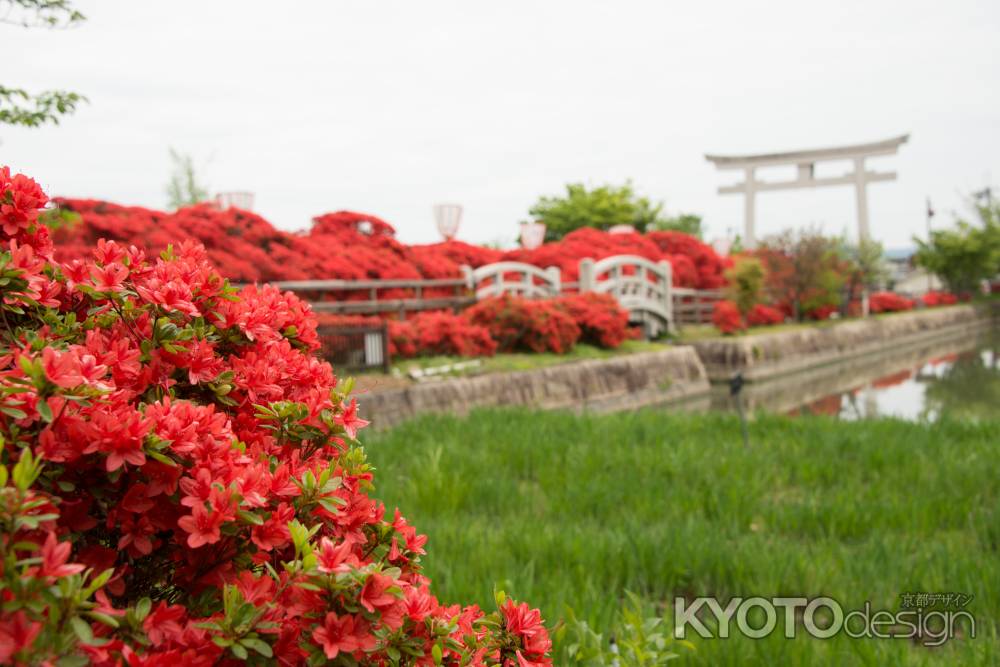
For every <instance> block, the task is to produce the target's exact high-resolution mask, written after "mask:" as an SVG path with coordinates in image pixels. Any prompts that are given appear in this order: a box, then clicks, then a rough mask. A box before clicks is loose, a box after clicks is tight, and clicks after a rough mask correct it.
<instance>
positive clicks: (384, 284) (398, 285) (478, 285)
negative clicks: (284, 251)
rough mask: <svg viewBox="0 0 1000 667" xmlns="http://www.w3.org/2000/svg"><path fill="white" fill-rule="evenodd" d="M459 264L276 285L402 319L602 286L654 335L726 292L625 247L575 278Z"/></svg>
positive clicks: (339, 306)
mask: <svg viewBox="0 0 1000 667" xmlns="http://www.w3.org/2000/svg"><path fill="white" fill-rule="evenodd" d="M462 272H463V276H464V277H462V278H444V279H421V280H289V281H282V282H276V283H274V285H275V287H278V288H280V289H282V290H291V291H293V292H296V293H297V294H299V296H301V297H302V298H303V299H305V300H307V301H309V302H310V303H311V304H312V307H313V310H314V311H316V312H317V313H333V314H338V315H380V314H388V313H395V314H397V315H398V316H399V317H400V319H406V316H407V314H409V313H414V312H420V311H424V310H452V311H455V312H458V311H460V310H462V309H464V308H467V307H468V306H470V305H472V304H474V303H475V302H476V301H477V300H479V299H483V298H487V297H490V296H497V295H499V294H508V293H511V294H517V295H520V296H527V297H530V298H536V297H539V298H544V297H550V296H556V295H558V294H560V293H566V292H575V291H580V292H587V291H598V292H606V293H608V294H612V295H613V296H615V297H616V298H617V299H618V300H619V302H620V303H621V304H622V307H624V308H626V309H627V310H629V312H630V313H631V314H632V315H633V319H634V321H635V322H637V323H641V324H642V325H643V326H644V327H645V328H646V330H647V333H648V334H652V335H658V334H659V333H660V332H661V331H662V329H664V328H666V329H670V330H676V328H677V327H681V326H685V325H694V324H707V323H710V322H711V320H712V309H713V307H714V306H715V302H716V301H718V300H719V299H722V298H723V295H722V291H721V290H696V289H691V288H687V287H674V286H673V285H672V283H671V279H670V275H671V273H670V265H669V263H667V262H659V263H654V262H650V261H649V260H646V259H644V258H642V257H633V256H630V255H618V256H614V257H607V258H604V259H602V260H600V261H599V262H595V261H594V260H589V259H584V260H581V263H580V280H579V281H578V282H576V281H575V282H568V281H567V282H564V281H562V280H561V276H560V272H559V269H557V268H555V267H550V268H548V269H540V268H538V267H536V266H533V265H530V264H522V263H519V262H499V263H497V264H491V265H486V266H482V267H479V268H478V269H475V270H473V269H472V268H471V267H467V266H466V267H462ZM359 297H360V298H359ZM365 297H367V298H365Z"/></svg>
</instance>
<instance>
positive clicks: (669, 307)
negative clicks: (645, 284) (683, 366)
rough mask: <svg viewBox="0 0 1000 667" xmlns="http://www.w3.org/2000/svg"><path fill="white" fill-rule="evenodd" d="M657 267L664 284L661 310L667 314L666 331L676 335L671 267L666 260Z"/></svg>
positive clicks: (672, 268) (658, 263) (661, 261)
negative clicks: (661, 273)
mask: <svg viewBox="0 0 1000 667" xmlns="http://www.w3.org/2000/svg"><path fill="white" fill-rule="evenodd" d="M657 265H658V266H659V267H660V269H661V270H662V271H663V276H664V280H665V281H666V284H665V285H664V286H663V294H664V297H663V301H664V303H663V309H664V310H665V311H666V312H667V331H669V332H670V333H671V334H676V333H677V323H676V322H675V321H674V274H673V270H674V267H673V265H672V264H671V263H670V262H668V261H667V260H665V259H664V260H660V261H659V262H657Z"/></svg>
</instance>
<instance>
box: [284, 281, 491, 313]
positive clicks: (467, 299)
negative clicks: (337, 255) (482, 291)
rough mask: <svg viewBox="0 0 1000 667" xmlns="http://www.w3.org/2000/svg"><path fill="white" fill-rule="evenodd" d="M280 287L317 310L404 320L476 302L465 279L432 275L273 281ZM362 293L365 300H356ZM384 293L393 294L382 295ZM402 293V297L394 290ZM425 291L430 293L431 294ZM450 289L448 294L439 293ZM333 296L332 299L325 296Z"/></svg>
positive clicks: (456, 308) (455, 308) (463, 306)
mask: <svg viewBox="0 0 1000 667" xmlns="http://www.w3.org/2000/svg"><path fill="white" fill-rule="evenodd" d="M274 286H275V287H277V288H279V289H282V290H291V291H292V292H296V293H297V294H298V295H299V296H301V297H302V298H303V299H305V300H307V301H309V302H310V304H311V305H312V308H313V310H314V311H316V312H317V313H335V314H338V315H378V314H382V313H396V314H398V315H399V316H400V318H401V319H406V315H407V313H413V312H419V311H422V310H454V311H456V312H457V311H459V310H461V309H463V308H466V307H468V306H471V305H472V304H474V303H475V302H476V297H475V296H473V295H472V294H471V293H470V291H469V285H468V282H467V281H466V279H465V278H440V279H438V278H435V279H422V280H286V281H281V282H276V283H274ZM359 292H360V293H364V294H363V295H364V296H367V297H368V298H367V299H357V298H354V297H357V296H358V294H359ZM386 292H391V293H393V296H391V297H388V298H387V297H385V296H384V294H385V293H386ZM399 292H402V293H403V295H402V296H398V295H397V294H396V293H399ZM427 292H432V294H431V295H430V296H428V295H427ZM440 292H451V294H439V293H440ZM325 296H326V297H329V296H333V297H334V298H333V299H330V298H324V297H325Z"/></svg>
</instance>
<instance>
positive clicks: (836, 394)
mask: <svg viewBox="0 0 1000 667" xmlns="http://www.w3.org/2000/svg"><path fill="white" fill-rule="evenodd" d="M743 401H744V405H745V406H746V408H747V410H749V411H755V410H764V411H768V412H780V413H787V414H792V415H798V414H825V415H831V416H836V417H839V418H841V419H866V418H871V417H883V416H884V417H890V416H891V417H898V418H901V419H909V420H924V419H927V420H934V419H938V418H940V417H941V416H942V415H948V416H953V417H956V418H960V419H973V418H987V417H993V418H997V417H1000V336H997V335H996V334H993V335H992V336H984V335H982V334H975V333H971V334H969V335H967V336H963V337H960V338H957V339H952V340H946V341H934V342H928V343H921V344H917V345H914V346H910V347H906V348H901V349H897V350H894V351H893V352H892V353H891V354H880V355H867V356H864V357H860V358H856V359H853V360H848V361H845V362H841V363H837V364H831V365H829V366H824V367H820V368H814V369H811V370H809V371H807V372H804V373H796V374H794V375H787V376H784V377H780V378H775V379H773V380H769V381H766V382H757V383H751V384H748V385H746V387H745V388H744V390H743ZM733 407H734V405H733V403H732V401H731V400H730V397H729V395H728V391H727V390H726V389H725V388H724V387H721V386H719V387H714V388H713V391H712V395H711V397H710V399H709V400H708V401H706V402H704V403H701V402H699V403H694V404H692V405H690V406H688V408H687V409H693V410H696V411H701V410H706V409H709V410H724V411H730V410H732V409H733Z"/></svg>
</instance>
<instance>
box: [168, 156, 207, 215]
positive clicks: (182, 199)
mask: <svg viewBox="0 0 1000 667" xmlns="http://www.w3.org/2000/svg"><path fill="white" fill-rule="evenodd" d="M170 159H171V160H172V161H173V163H174V170H173V173H171V174H170V181H169V182H168V183H167V205H168V206H169V207H170V208H173V209H178V208H181V207H182V206H190V205H192V204H198V203H200V202H203V201H205V200H206V199H208V187H206V186H205V185H204V184H203V183H202V182H201V181H200V180H199V178H198V174H197V173H196V172H195V168H194V160H193V159H192V158H191V156H190V155H188V154H186V153H179V152H178V151H175V150H174V149H173V148H171V149H170Z"/></svg>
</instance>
